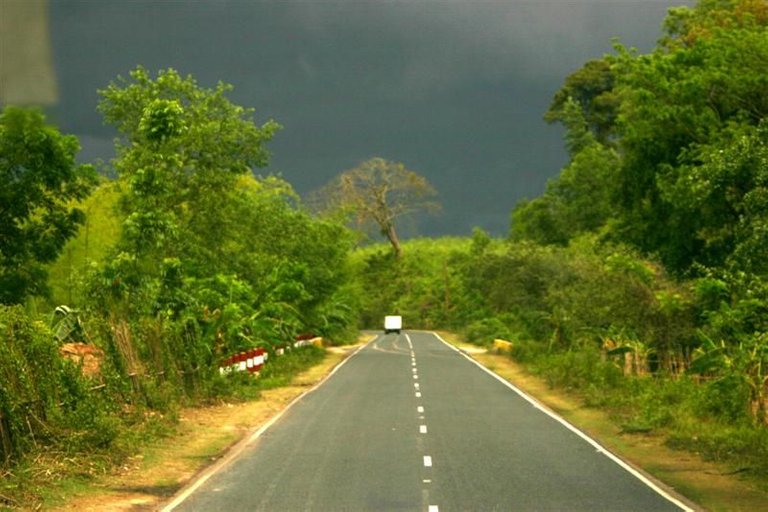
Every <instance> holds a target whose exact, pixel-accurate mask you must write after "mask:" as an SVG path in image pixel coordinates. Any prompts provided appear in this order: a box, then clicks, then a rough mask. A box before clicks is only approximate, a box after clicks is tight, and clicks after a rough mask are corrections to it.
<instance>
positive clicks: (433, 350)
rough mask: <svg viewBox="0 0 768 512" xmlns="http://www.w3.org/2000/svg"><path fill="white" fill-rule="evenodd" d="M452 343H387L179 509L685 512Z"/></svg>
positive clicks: (418, 337)
mask: <svg viewBox="0 0 768 512" xmlns="http://www.w3.org/2000/svg"><path fill="white" fill-rule="evenodd" d="M651 485H652V484H650V483H649V482H647V481H644V479H643V478H642V477H641V476H640V475H638V474H636V473H635V472H634V471H633V470H631V469H630V468H629V467H627V466H626V465H624V464H623V463H622V462H621V461H619V460H618V459H616V458H615V457H613V456H612V455H610V454H609V453H607V452H606V451H605V450H604V449H602V448H601V447H600V446H599V445H597V444H596V443H595V442H594V441H591V440H589V439H588V438H586V436H585V435H584V434H582V433H581V432H579V431H577V430H576V429H574V428H573V427H570V425H568V424H567V423H565V422H564V421H563V420H560V419H559V418H556V417H553V416H552V415H551V414H550V413H547V412H546V411H544V410H542V408H540V407H538V406H537V404H536V403H535V402H532V401H530V400H529V399H526V397H524V396H522V395H521V394H519V393H518V392H516V390H515V389H513V388H512V387H511V386H510V385H508V384H506V383H504V382H503V381H502V380H501V379H500V378H498V377H496V376H495V375H493V374H492V373H491V372H488V371H487V370H485V369H483V368H482V367H480V366H479V365H478V364H476V363H474V362H473V361H471V360H470V359H469V358H467V357H466V356H464V355H463V354H461V353H460V352H459V351H457V350H455V349H454V348H453V347H451V346H449V345H448V344H446V343H444V342H443V341H442V340H440V339H439V338H438V337H437V336H436V335H434V334H431V333H426V332H410V333H404V334H400V335H397V334H389V335H386V336H385V335H381V336H378V337H377V338H376V339H375V340H373V341H372V342H371V343H369V344H368V345H366V346H365V347H364V348H363V349H361V350H359V351H358V352H357V353H356V354H355V355H354V356H352V357H350V358H349V359H347V361H346V362H345V364H343V366H341V367H340V368H338V371H336V372H335V373H334V374H333V375H332V376H331V377H330V378H329V379H327V380H326V381H325V382H324V383H323V384H322V385H321V386H320V387H318V388H317V389H316V390H314V391H313V392H311V393H309V394H307V395H306V396H304V397H303V398H302V399H300V400H299V401H297V402H296V403H295V404H294V405H293V406H292V407H290V408H289V409H288V411H286V413H285V414H284V415H283V416H282V417H280V418H279V419H278V420H277V421H276V422H275V423H274V424H273V425H271V426H270V427H269V428H267V429H266V430H265V431H264V432H263V433H261V434H260V435H258V437H256V438H255V439H254V441H253V442H252V443H251V444H250V445H248V446H247V447H245V448H244V449H243V450H242V451H241V453H239V455H238V456H237V457H236V458H234V460H232V461H231V462H229V463H228V464H226V465H224V466H223V467H222V468H221V469H219V470H218V471H216V472H215V473H212V474H210V475H206V479H204V481H203V480H201V481H200V482H198V483H197V484H195V485H193V486H192V487H191V488H190V489H188V490H187V491H186V492H184V493H183V494H181V495H179V496H178V497H177V498H176V501H174V502H172V503H171V504H170V505H169V506H168V507H166V509H165V510H166V511H170V510H174V511H212V510H227V511H235V510H248V511H271V512H274V511H356V512H357V511H379V510H381V511H399V510H402V511H423V512H450V511H465V510H466V511H525V510H535V511H555V510H557V511H560V510H563V511H565V510H567V511H582V510H583V511H590V512H591V511H632V510H637V511H673V510H686V508H685V506H684V505H682V504H681V503H679V502H677V501H676V500H675V499H674V498H672V497H669V496H666V495H663V494H662V492H661V491H659V490H657V489H655V488H653V487H651Z"/></svg>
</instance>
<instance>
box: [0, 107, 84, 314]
mask: <svg viewBox="0 0 768 512" xmlns="http://www.w3.org/2000/svg"><path fill="white" fill-rule="evenodd" d="M79 149H80V146H79V143H78V141H77V139H76V138H75V137H74V136H72V135H62V134H61V133H60V132H59V131H58V130H57V129H56V128H55V127H53V126H50V125H47V124H46V123H45V117H44V116H43V114H42V113H40V112H38V111H36V110H27V109H21V108H14V107H8V108H6V109H5V110H4V111H3V112H2V114H0V303H4V304H14V303H20V302H22V301H23V300H24V299H25V297H27V296H29V295H43V294H45V293H46V292H47V285H46V278H47V274H46V271H45V269H44V266H43V265H44V264H46V263H50V262H52V261H54V260H55V259H56V257H57V256H58V254H59V252H60V251H61V249H62V247H63V246H64V244H65V243H66V241H67V240H68V239H70V238H71V237H72V236H74V235H75V234H76V233H77V229H78V226H79V225H80V224H82V223H83V221H84V219H85V216H84V214H83V212H82V211H81V210H79V209H77V208H74V207H72V206H71V202H72V201H74V200H79V199H83V198H84V197H86V196H87V195H88V193H89V192H90V190H91V188H92V186H93V185H94V184H95V182H96V174H95V172H94V170H93V168H92V167H91V166H88V165H77V164H76V163H75V154H76V153H77V152H78V151H79Z"/></svg>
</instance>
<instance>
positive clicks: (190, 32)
mask: <svg viewBox="0 0 768 512" xmlns="http://www.w3.org/2000/svg"><path fill="white" fill-rule="evenodd" d="M674 3H680V2H673V1H652V0H637V1H621V0H615V1H607V0H602V1H601V0H571V1H565V0H554V1H541V0H539V1H515V0H509V1H494V2H482V1H469V0H468V1H455V2H447V1H439V2H438V1H407V2H374V1H346V2H329V1H302V2H293V1H290V2H287V1H274V2H246V1H223V0H197V1H194V2H156V1H153V2H144V1H130V2H129V1H114V0H112V1H110V0H103V1H101V2H91V1H74V0H70V1H64V0H53V1H52V4H51V26H52V31H53V41H54V59H55V62H56V68H57V73H58V76H59V87H60V91H61V97H62V99H61V103H60V105H59V106H58V107H57V108H56V109H55V111H54V114H55V115H56V116H57V121H58V122H59V123H60V124H61V125H62V127H63V128H65V129H66V130H68V131H70V132H73V133H76V134H78V135H80V136H85V138H84V139H83V142H84V147H85V151H84V156H85V158H92V157H95V156H106V157H108V156H109V155H105V154H104V152H105V150H106V149H105V148H107V147H108V143H107V141H108V140H109V139H111V137H112V134H110V133H109V131H108V130H107V129H105V127H104V126H103V125H102V121H101V118H100V117H99V115H98V114H96V112H95V105H96V102H97V100H98V97H97V95H96V92H95V91H96V89H98V88H103V87H104V86H105V85H106V84H107V83H108V82H109V81H110V80H113V79H114V78H115V77H116V76H117V75H118V74H122V75H125V74H127V72H128V71H129V70H130V69H132V68H133V67H135V66H136V65H137V64H142V65H144V66H145V67H147V68H149V69H151V70H156V69H160V68H166V67H173V68H176V69H178V70H179V71H180V72H182V73H185V74H186V73H190V74H192V75H194V76H195V77H196V78H197V79H198V81H199V82H200V83H201V84H202V85H204V86H212V85H213V84H215V83H216V82H217V81H219V80H222V81H224V82H228V83H231V84H233V85H234V86H235V91H234V92H233V94H232V98H233V100H234V101H236V102H237V103H240V104H242V105H245V106H253V107H255V108H256V110H257V117H258V118H259V119H260V120H264V119H266V117H274V118H275V119H276V120H277V121H278V122H280V123H281V124H283V125H284V127H285V129H284V130H283V131H282V132H281V133H279V134H278V136H277V137H276V139H275V141H274V142H273V143H272V144H271V149H272V150H273V153H274V158H273V163H272V167H271V170H274V171H279V172H281V173H282V174H283V175H284V176H285V177H286V178H287V179H288V180H289V181H290V182H291V183H293V184H294V186H295V187H296V188H297V190H298V191H299V192H300V193H305V192H308V191H310V190H312V189H314V188H316V187H318V186H320V185H322V184H323V183H325V182H326V181H327V180H328V179H330V178H331V177H332V176H333V175H335V174H337V173H338V172H340V171H342V170H345V169H347V168H350V167H352V166H354V165H355V164H357V163H359V162H360V161H362V160H364V159H367V158H369V157H372V156H382V157H385V158H388V159H392V160H398V161H402V162H404V163H405V164H406V165H407V166H408V167H409V168H411V169H413V170H416V171H417V172H420V173H422V174H424V175H425V176H427V177H428V179H429V180H430V181H431V182H432V183H433V184H434V185H435V186H436V188H437V189H438V191H439V192H440V195H441V200H442V202H443V204H444V213H443V215H442V216H440V217H437V218H432V219H425V221H424V222H422V223H421V229H420V231H421V232H422V233H427V234H466V233H468V232H469V230H470V229H471V228H472V227H473V226H475V225H477V226H481V227H484V228H485V229H489V230H491V231H492V232H494V233H496V234H502V233H504V232H505V231H506V229H507V226H508V219H509V211H510V209H511V208H512V206H513V205H514V204H515V202H516V201H517V200H519V199H520V198H522V197H523V196H534V195H537V194H538V193H540V192H541V191H542V190H543V187H544V184H545V182H546V180H547V179H548V178H550V177H552V176H554V175H556V174H557V172H558V171H559V169H560V167H561V166H562V164H563V163H564V161H565V155H564V152H563V150H562V142H561V140H560V136H561V131H560V130H559V129H558V128H557V127H551V126H547V125H546V124H544V122H543V121H542V115H543V113H544V111H545V110H546V108H547V106H548V104H549V101H550V99H551V97H552V95H553V94H554V92H555V91H556V90H557V89H558V87H559V86H560V84H561V83H562V81H563V80H564V78H565V77H566V76H567V74H568V73H570V72H572V71H573V70H575V69H577V68H578V67H580V66H581V65H582V64H583V63H584V62H585V61H586V60H588V59H591V58H596V57H600V56H601V55H603V54H604V53H607V52H609V51H611V39H612V38H614V37H618V38H619V39H620V40H621V41H622V42H623V43H624V44H626V45H629V46H638V47H639V48H640V49H644V50H647V49H650V48H651V47H652V46H653V44H654V42H655V40H656V39H657V38H658V36H659V34H660V31H659V27H660V24H661V22H662V20H663V18H664V15H665V12H666V9H667V8H668V7H669V6H671V5H674Z"/></svg>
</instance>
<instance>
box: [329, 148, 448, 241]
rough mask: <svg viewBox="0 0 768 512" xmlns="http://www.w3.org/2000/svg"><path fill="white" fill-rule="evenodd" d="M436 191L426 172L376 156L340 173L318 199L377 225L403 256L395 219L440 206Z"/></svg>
mask: <svg viewBox="0 0 768 512" xmlns="http://www.w3.org/2000/svg"><path fill="white" fill-rule="evenodd" d="M436 195H437V192H436V191H435V189H434V188H433V187H432V185H431V184H430V183H429V182H428V181H427V179H426V178H424V177H423V176H421V175H419V174H417V173H416V172H414V171H411V170H409V169H407V168H406V167H405V165H403V164H401V163H398V162H392V161H388V160H384V159H383V158H378V157H377V158H372V159H370V160H367V161H365V162H363V163H361V164H360V165H358V166H357V167H355V168H354V169H350V170H348V171H345V172H343V173H341V174H340V175H338V176H337V177H336V178H335V179H334V180H333V181H331V183H329V184H328V185H326V186H325V187H324V188H323V189H322V190H321V191H320V192H318V193H317V194H316V197H315V200H316V201H318V202H320V203H322V204H323V205H324V207H325V208H326V209H327V210H342V211H346V212H349V213H351V214H352V215H353V216H354V218H355V221H356V223H357V225H358V227H361V228H365V227H369V226H372V225H373V226H375V227H376V228H378V230H379V231H380V233H381V234H382V235H383V236H385V237H386V238H387V240H388V241H389V243H390V244H391V245H392V250H393V251H394V253H395V255H397V256H400V254H401V253H402V248H401V244H400V240H399V238H398V236H397V230H396V228H395V221H396V220H397V219H399V218H402V217H404V216H406V215H410V214H413V213H415V212H418V211H422V210H424V211H428V212H434V211H437V210H439V208H440V205H439V203H437V202H436V201H435V200H433V198H434V197H435V196H436Z"/></svg>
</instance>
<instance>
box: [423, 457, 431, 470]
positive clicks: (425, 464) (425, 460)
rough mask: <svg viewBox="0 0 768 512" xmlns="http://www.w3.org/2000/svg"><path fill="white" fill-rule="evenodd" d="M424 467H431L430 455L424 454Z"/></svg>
mask: <svg viewBox="0 0 768 512" xmlns="http://www.w3.org/2000/svg"><path fill="white" fill-rule="evenodd" d="M424 467H425V468H431V467H432V457H430V456H429V455H425V456H424Z"/></svg>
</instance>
